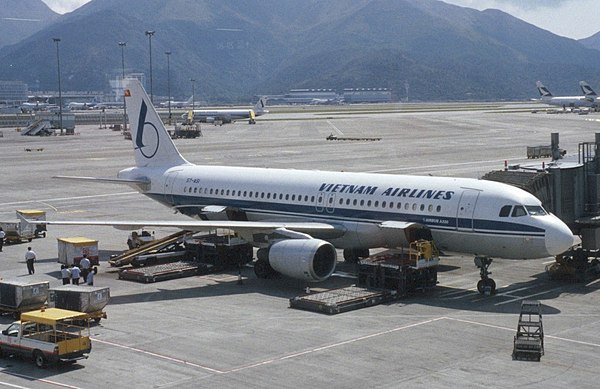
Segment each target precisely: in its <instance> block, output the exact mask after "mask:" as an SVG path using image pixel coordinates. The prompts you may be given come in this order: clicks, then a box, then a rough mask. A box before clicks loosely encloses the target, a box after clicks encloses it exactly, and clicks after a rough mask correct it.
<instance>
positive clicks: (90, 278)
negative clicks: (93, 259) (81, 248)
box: [85, 266, 98, 286]
mask: <svg viewBox="0 0 600 389" xmlns="http://www.w3.org/2000/svg"><path fill="white" fill-rule="evenodd" d="M96 273H98V268H97V267H96V266H94V268H93V269H92V270H90V271H89V272H88V275H87V277H86V279H85V281H86V282H85V283H86V284H88V285H90V286H93V285H94V275H96Z"/></svg>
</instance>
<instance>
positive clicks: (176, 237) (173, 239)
mask: <svg viewBox="0 0 600 389" xmlns="http://www.w3.org/2000/svg"><path fill="white" fill-rule="evenodd" d="M189 233H190V232H189V231H178V232H176V233H174V234H171V235H168V236H166V237H164V238H162V239H157V240H154V241H152V242H150V243H148V244H145V245H142V246H140V247H135V248H133V249H131V250H127V251H125V252H124V253H122V254H121V255H117V256H116V257H113V258H111V259H110V260H109V261H108V263H110V265H111V266H115V267H119V266H124V265H128V264H130V263H131V262H132V261H133V260H134V259H135V258H137V257H138V256H140V255H144V254H150V253H159V252H165V251H169V246H174V245H177V244H179V243H181V242H182V241H183V238H184V237H185V235H186V234H189Z"/></svg>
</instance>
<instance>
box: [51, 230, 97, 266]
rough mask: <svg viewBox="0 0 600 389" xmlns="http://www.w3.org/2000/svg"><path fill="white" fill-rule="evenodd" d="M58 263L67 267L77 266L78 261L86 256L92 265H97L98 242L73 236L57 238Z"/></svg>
mask: <svg viewBox="0 0 600 389" xmlns="http://www.w3.org/2000/svg"><path fill="white" fill-rule="evenodd" d="M57 241H58V263H62V264H64V265H67V266H71V265H72V264H76V265H79V261H81V258H83V254H86V255H87V257H88V259H89V260H90V262H91V264H92V265H98V263H99V261H98V241H97V240H95V239H89V238H84V237H82V236H74V237H70V238H57Z"/></svg>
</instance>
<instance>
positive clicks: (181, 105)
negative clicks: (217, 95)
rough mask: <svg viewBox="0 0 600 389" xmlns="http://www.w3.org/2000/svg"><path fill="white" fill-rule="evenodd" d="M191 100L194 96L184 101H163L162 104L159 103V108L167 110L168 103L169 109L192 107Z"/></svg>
mask: <svg viewBox="0 0 600 389" xmlns="http://www.w3.org/2000/svg"><path fill="white" fill-rule="evenodd" d="M193 98H194V96H190V98H189V99H187V100H186V101H176V100H170V101H163V102H162V103H160V106H161V107H163V108H167V107H168V106H169V103H171V108H187V107H190V106H191V105H192V100H193Z"/></svg>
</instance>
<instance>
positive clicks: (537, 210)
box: [525, 205, 548, 216]
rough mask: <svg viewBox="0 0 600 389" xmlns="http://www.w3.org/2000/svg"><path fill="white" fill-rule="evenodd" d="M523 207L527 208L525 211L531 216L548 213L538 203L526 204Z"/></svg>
mask: <svg viewBox="0 0 600 389" xmlns="http://www.w3.org/2000/svg"><path fill="white" fill-rule="evenodd" d="M525 209H527V212H529V214H530V215H531V216H544V215H547V214H548V213H547V212H546V210H545V209H544V208H542V207H540V206H539V205H526V206H525Z"/></svg>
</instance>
